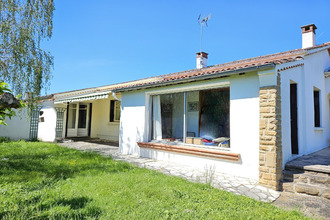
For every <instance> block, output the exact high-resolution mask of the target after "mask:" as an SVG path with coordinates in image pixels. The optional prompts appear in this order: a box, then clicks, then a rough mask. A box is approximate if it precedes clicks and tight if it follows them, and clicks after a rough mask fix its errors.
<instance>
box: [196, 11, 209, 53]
mask: <svg viewBox="0 0 330 220" xmlns="http://www.w3.org/2000/svg"><path fill="white" fill-rule="evenodd" d="M209 19H211V14H209V15H208V16H206V17H204V18H203V19H202V20H201V15H199V16H198V23H200V24H201V50H200V53H201V54H200V56H201V55H202V52H203V50H202V44H203V26H204V24H205V25H206V27H207V21H208V20H209Z"/></svg>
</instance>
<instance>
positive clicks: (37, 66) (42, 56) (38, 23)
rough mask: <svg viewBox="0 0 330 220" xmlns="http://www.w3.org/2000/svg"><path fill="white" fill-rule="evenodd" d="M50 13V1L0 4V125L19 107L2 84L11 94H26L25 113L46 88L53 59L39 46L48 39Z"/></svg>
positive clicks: (3, 0)
mask: <svg viewBox="0 0 330 220" xmlns="http://www.w3.org/2000/svg"><path fill="white" fill-rule="evenodd" d="M54 10H55V7H54V2H53V0H0V96H1V98H0V99H1V100H2V104H1V106H0V124H4V119H5V117H11V116H13V115H14V114H15V113H14V111H13V110H12V108H18V107H22V106H23V105H22V103H21V102H18V100H17V99H16V98H15V97H14V96H13V95H11V93H10V92H11V91H10V90H9V89H8V88H7V84H6V83H4V82H7V83H8V84H10V85H11V87H12V91H13V92H14V93H15V94H25V93H27V94H29V96H28V97H29V98H30V102H29V107H30V108H29V109H31V108H32V107H33V104H35V103H36V102H35V99H34V98H33V97H37V96H39V95H40V91H41V89H42V88H46V89H47V88H48V86H49V80H50V78H51V69H52V67H53V57H52V55H51V54H50V52H48V51H44V50H42V49H41V42H42V40H44V39H47V40H49V39H50V38H51V36H52V29H53V21H52V20H53V12H54ZM31 97H32V100H34V101H32V102H31ZM13 103H16V104H14V105H13ZM18 103H20V104H18Z"/></svg>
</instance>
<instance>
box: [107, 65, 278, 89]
mask: <svg viewBox="0 0 330 220" xmlns="http://www.w3.org/2000/svg"><path fill="white" fill-rule="evenodd" d="M275 66H276V65H275V64H274V63H267V64H263V65H259V66H253V67H246V68H241V69H236V70H228V71H221V72H220V71H218V72H216V73H213V74H208V75H201V76H194V77H191V78H183V79H177V80H173V81H167V82H160V83H154V84H146V85H139V86H132V87H126V88H118V89H113V90H112V91H113V92H128V91H133V90H140V89H149V88H155V87H160V86H168V85H175V84H181V83H188V82H195V81H201V80H207V79H215V78H222V77H227V76H231V75H237V74H240V73H246V72H253V71H260V70H268V69H273V68H275Z"/></svg>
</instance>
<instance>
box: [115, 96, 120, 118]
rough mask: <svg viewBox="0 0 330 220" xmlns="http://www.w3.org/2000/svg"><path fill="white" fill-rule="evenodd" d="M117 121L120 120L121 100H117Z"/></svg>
mask: <svg viewBox="0 0 330 220" xmlns="http://www.w3.org/2000/svg"><path fill="white" fill-rule="evenodd" d="M114 114H115V115H114V116H115V117H114V118H115V121H119V120H120V101H115V112H114Z"/></svg>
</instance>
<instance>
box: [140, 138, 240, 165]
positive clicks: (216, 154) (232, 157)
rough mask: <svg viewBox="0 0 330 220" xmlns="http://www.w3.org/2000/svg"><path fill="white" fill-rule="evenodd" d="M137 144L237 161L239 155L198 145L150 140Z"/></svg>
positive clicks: (153, 148) (154, 148) (141, 146)
mask: <svg viewBox="0 0 330 220" xmlns="http://www.w3.org/2000/svg"><path fill="white" fill-rule="evenodd" d="M137 144H138V145H139V147H140V148H147V149H152V150H161V151H168V152H174V153H182V154H190V155H195V156H201V157H210V158H215V159H221V160H230V161H238V160H239V157H240V154H237V153H231V152H224V151H219V150H210V149H205V148H198V147H188V146H180V145H176V146H175V145H169V144H161V143H151V142H137Z"/></svg>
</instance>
